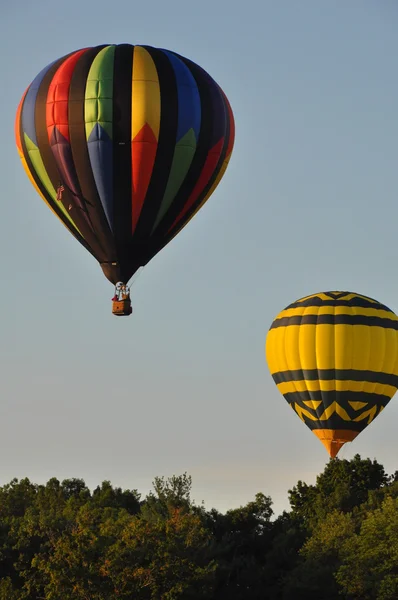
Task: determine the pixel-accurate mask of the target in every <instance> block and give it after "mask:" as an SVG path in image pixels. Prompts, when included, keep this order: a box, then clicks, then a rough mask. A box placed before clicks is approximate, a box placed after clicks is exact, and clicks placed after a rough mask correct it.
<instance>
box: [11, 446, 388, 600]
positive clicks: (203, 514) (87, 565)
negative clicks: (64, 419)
mask: <svg viewBox="0 0 398 600" xmlns="http://www.w3.org/2000/svg"><path fill="white" fill-rule="evenodd" d="M191 488H192V481H191V477H190V476H189V475H187V474H186V473H184V474H183V475H180V476H173V477H171V478H168V479H165V478H162V477H157V478H155V480H154V482H153V490H152V491H151V492H150V493H149V494H148V495H147V496H146V497H145V498H141V496H140V494H139V493H138V491H137V490H135V489H133V490H122V489H121V488H118V487H113V486H112V485H111V483H110V482H108V481H105V482H103V483H102V484H101V485H100V486H98V487H97V488H96V489H94V490H93V491H90V490H89V489H88V488H87V486H86V484H85V482H84V481H83V480H82V479H66V480H64V481H62V482H60V481H58V479H56V478H52V479H50V480H49V481H48V482H47V483H46V485H37V484H34V483H32V482H31V481H30V480H29V479H22V480H17V479H13V480H12V481H11V482H10V483H8V484H6V485H4V486H3V487H0V600H199V599H206V600H301V599H302V600H338V598H347V599H357V600H373V599H376V600H396V599H397V598H398V472H396V473H394V474H393V475H388V474H387V473H386V472H385V470H384V467H383V466H382V465H381V464H379V463H378V462H377V461H376V460H373V461H371V460H370V459H362V458H361V457H360V456H359V455H356V456H355V457H354V458H353V459H352V460H350V461H348V460H338V459H335V460H331V461H330V462H329V463H328V464H327V465H326V467H325V469H324V471H323V473H321V474H320V475H318V477H317V480H316V483H315V484H314V485H307V484H306V483H304V482H302V481H299V482H298V483H297V485H296V486H294V487H293V489H292V490H289V492H288V494H289V502H290V510H288V511H285V512H283V514H282V515H280V516H278V517H277V518H273V510H272V500H271V498H270V497H269V496H266V495H265V494H263V493H258V494H256V496H255V498H254V500H253V501H251V502H249V503H248V504H246V506H241V507H239V508H235V509H231V510H228V511H227V512H225V513H221V512H219V511H217V510H215V509H211V510H206V509H205V508H204V506H203V505H197V504H196V503H195V502H194V501H193V500H192V499H191Z"/></svg>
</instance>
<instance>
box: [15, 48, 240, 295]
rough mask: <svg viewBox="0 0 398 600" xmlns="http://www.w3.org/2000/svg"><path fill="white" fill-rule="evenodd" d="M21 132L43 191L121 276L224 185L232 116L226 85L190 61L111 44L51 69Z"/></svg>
mask: <svg viewBox="0 0 398 600" xmlns="http://www.w3.org/2000/svg"><path fill="white" fill-rule="evenodd" d="M15 136H16V143H17V148H18V151H19V155H20V157H21V160H22V163H23V166H24V168H25V171H26V173H27V175H28V176H29V178H30V180H31V182H32V184H33V185H34V186H35V188H36V190H37V192H38V193H39V194H40V195H41V196H42V198H43V199H44V200H45V201H46V203H47V204H48V206H49V207H50V208H51V209H52V210H53V212H54V213H55V214H56V215H57V216H58V217H59V219H60V220H61V221H62V222H63V224H64V225H65V226H66V227H67V228H68V229H69V231H70V232H71V233H72V234H73V235H74V236H75V238H76V239H77V240H78V241H79V242H80V243H81V244H82V245H83V246H84V247H85V248H86V249H87V250H88V251H89V252H91V254H92V255H93V256H94V257H95V258H96V259H97V260H98V262H99V263H100V264H101V267H102V269H103V271H104V273H105V275H106V277H107V278H108V279H109V280H110V281H111V282H113V283H116V282H117V281H123V282H127V281H128V280H129V279H130V278H131V276H132V275H133V274H134V273H135V272H136V271H137V269H138V268H139V267H141V266H143V265H145V264H146V263H147V262H148V261H149V260H150V259H151V258H152V257H153V256H154V255H155V254H156V253H157V252H159V250H161V249H162V248H163V247H164V246H165V245H166V244H167V243H168V242H169V241H170V240H171V239H172V238H173V237H174V236H175V235H176V234H177V233H178V232H179V231H180V230H181V229H182V228H183V227H184V226H185V225H186V224H187V223H188V221H189V220H190V219H191V218H192V216H193V215H194V214H195V213H196V212H197V211H198V210H199V208H200V207H201V206H203V204H204V203H205V202H206V200H207V199H208V198H209V196H210V195H211V194H212V192H213V191H214V190H215V188H216V187H217V185H218V183H219V182H220V180H221V178H222V176H223V175H224V172H225V169H226V167H227V165H228V161H229V159H230V157H231V153H232V148H233V143H234V119H233V114H232V110H231V107H230V105H229V102H228V100H227V98H226V96H225V94H224V93H223V91H222V90H221V88H220V87H219V86H218V84H217V83H216V82H215V81H214V80H213V79H212V78H211V77H210V75H208V73H206V71H204V70H203V69H202V68H201V67H199V66H198V65H196V64H195V63H193V62H192V61H190V60H188V59H187V58H184V57H182V56H180V55H178V54H176V53H174V52H171V51H169V50H164V49H158V48H152V47H149V46H131V45H129V44H121V45H108V46H97V47H94V48H85V49H81V50H78V51H76V52H72V53H71V54H69V55H67V56H64V57H62V58H60V59H58V60H56V61H54V62H52V63H51V64H50V65H48V66H47V67H45V68H44V69H43V70H42V71H41V72H40V73H39V74H38V75H37V76H36V77H35V79H34V80H33V82H32V83H31V85H30V86H29V87H28V89H27V90H26V92H25V94H24V96H23V98H22V100H21V102H20V105H19V107H18V111H17V116H16V123H15Z"/></svg>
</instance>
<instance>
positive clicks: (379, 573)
mask: <svg viewBox="0 0 398 600" xmlns="http://www.w3.org/2000/svg"><path fill="white" fill-rule="evenodd" d="M341 559H342V565H341V566H340V567H339V568H338V570H337V575H336V579H337V581H338V582H339V584H340V585H341V586H342V588H343V590H344V593H345V594H346V596H347V597H349V598H355V599H358V600H373V598H376V599H377V600H396V598H398V499H397V498H392V497H391V496H386V498H385V499H384V501H383V503H382V506H381V508H378V509H375V510H374V511H371V512H369V513H368V514H367V516H366V518H365V519H364V521H363V523H362V525H361V528H360V532H359V534H356V535H354V536H350V537H349V538H348V539H346V540H345V541H344V543H343V544H342V548H341Z"/></svg>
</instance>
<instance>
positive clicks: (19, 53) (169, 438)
mask: <svg viewBox="0 0 398 600" xmlns="http://www.w3.org/2000/svg"><path fill="white" fill-rule="evenodd" d="M116 7H117V8H116ZM397 27H398V6H397V4H396V2H394V1H393V0H382V1H380V2H379V1H371V0H350V2H325V1H324V2H319V0H301V1H300V2H297V0H283V1H279V2H274V1H273V0H247V1H246V2H242V3H238V2H236V3H233V2H232V3H231V2H229V1H227V0H213V1H209V0H202V1H201V2H198V3H194V2H187V1H185V2H184V1H183V0H168V1H167V2H163V1H160V0H153V1H152V2H150V1H148V2H131V1H129V0H118V1H117V2H109V1H108V2H104V1H103V0H97V1H96V2H92V1H91V0H68V2H65V3H63V2H56V1H54V0H51V1H50V0H35V2H31V0H19V2H7V3H6V2H5V1H4V2H3V4H2V5H1V6H0V50H1V52H0V68H1V73H2V87H1V92H0V118H1V126H2V136H1V141H0V165H1V166H0V169H1V184H2V197H1V214H2V218H1V220H0V247H1V255H2V268H3V277H2V280H1V281H2V284H1V294H0V309H1V317H0V322H1V331H0V360H1V362H0V364H1V372H2V377H1V379H0V399H1V402H0V428H1V429H0V431H1V434H0V456H1V457H2V460H1V462H0V485H3V484H5V483H7V482H8V481H10V479H11V478H13V477H18V478H22V477H25V476H27V477H29V478H30V479H31V480H32V481H34V482H37V483H43V482H45V481H46V480H47V479H49V478H50V477H53V476H56V477H58V478H59V479H64V478H67V477H82V478H84V479H85V481H86V483H87V485H88V486H89V487H90V488H93V487H95V486H96V485H97V484H99V483H100V482H101V481H102V480H104V479H109V480H110V481H111V482H112V484H114V485H119V486H121V487H123V488H138V490H139V491H140V492H141V493H142V494H144V495H145V494H146V493H147V491H148V490H149V489H150V488H151V482H152V481H153V479H154V477H155V476H157V475H160V476H161V475H164V476H166V477H167V476H170V475H172V474H180V473H182V472H184V471H187V472H188V473H189V474H190V475H192V478H193V494H192V495H193V497H194V498H195V499H196V501H197V502H200V501H201V500H204V502H205V506H206V507H207V508H210V507H212V506H214V507H216V508H218V509H219V510H222V511H224V510H226V509H228V508H233V507H237V506H239V505H241V504H245V503H246V502H249V501H250V500H252V499H253V498H254V495H255V493H256V492H259V491H261V492H264V493H265V494H268V495H270V496H271V497H272V499H273V501H274V510H275V512H276V513H278V512H280V511H281V510H283V509H284V508H288V501H287V490H288V489H289V488H291V487H292V486H293V485H295V484H296V483H297V481H298V480H299V479H301V480H304V481H307V483H312V482H314V481H315V477H316V475H317V474H318V473H319V472H321V471H322V470H323V468H324V466H325V464H326V463H327V461H328V455H327V453H326V451H325V450H324V448H323V446H322V444H321V443H320V442H319V441H318V440H317V439H316V438H315V436H314V435H313V434H312V433H311V432H310V431H309V429H307V428H306V427H305V426H304V425H303V423H301V422H300V420H299V418H298V417H297V416H296V415H295V414H294V413H293V411H292V410H291V409H290V408H289V407H288V405H287V403H286V401H285V400H284V398H283V397H282V396H281V395H280V394H279V392H278V390H277V388H276V386H275V385H274V383H273V380H272V378H271V376H270V375H269V372H268V369H267V366H266V363H265V355H264V343H265V336H266V333H267V331H268V328H269V326H270V324H271V322H272V321H273V319H274V317H275V315H276V314H277V313H278V312H279V311H280V310H282V309H283V308H284V307H285V306H286V305H288V304H290V303H291V302H293V301H294V300H296V299H297V298H300V297H302V296H305V295H308V294H311V293H315V292H318V291H322V290H334V289H342V290H350V291H356V292H358V293H361V294H365V295H369V296H371V297H373V298H376V299H377V300H379V301H380V302H382V303H384V304H387V306H389V307H390V308H391V309H392V310H394V311H395V312H397V313H398V278H397V264H398V247H397V242H396V236H397V221H398V207H397V194H398V181H397V173H398V170H397V160H398V120H397V113H398V76H397V72H398V68H397V65H398V37H397ZM123 42H129V43H132V44H135V43H137V44H140V43H141V44H148V45H153V46H158V47H163V48H169V49H171V50H175V51H176V52H178V53H180V54H182V55H184V56H187V57H189V58H190V59H192V60H194V61H195V62H196V63H198V64H200V65H201V66H202V67H204V68H205V69H206V70H207V71H208V72H209V73H210V74H211V75H212V76H213V77H214V79H216V81H217V82H218V83H219V84H220V85H221V87H222V88H223V90H224V91H225V93H226V94H227V96H228V98H229V100H230V102H231V105H232V109H233V111H234V116H235V122H236V142H235V149H234V153H233V156H232V159H231V162H230V165H229V168H228V170H227V172H226V175H225V177H224V179H223V180H222V182H221V184H220V186H219V187H218V188H217V190H216V192H215V193H214V195H213V196H212V198H211V199H210V200H209V202H208V203H207V205H206V206H205V207H204V208H203V210H201V211H200V213H199V214H198V215H197V216H196V217H195V218H194V219H193V220H192V221H191V223H189V225H188V226H187V227H186V228H185V229H184V231H183V232H182V233H181V234H180V235H179V236H178V237H177V238H176V239H175V240H174V241H173V242H172V243H171V244H170V245H169V246H167V248H165V249H164V250H163V251H162V252H161V253H159V254H158V255H157V256H156V257H155V258H154V259H153V260H152V261H151V263H150V264H149V265H148V266H147V267H146V268H145V269H144V270H143V271H142V273H141V275H140V277H139V278H138V280H137V282H136V283H135V284H134V286H133V305H134V313H133V316H132V317H131V318H129V319H116V318H115V317H113V316H112V315H111V306H110V298H111V297H112V295H113V288H112V286H111V285H110V284H109V282H108V281H107V280H106V279H105V278H104V276H103V274H102V271H101V269H100V267H99V266H98V264H97V263H96V262H95V260H94V259H93V258H92V257H91V256H90V255H89V254H88V253H87V252H86V251H85V250H84V248H83V247H81V246H80V245H79V244H78V243H77V242H76V241H75V240H74V239H73V238H72V236H71V235H70V234H69V233H68V232H67V231H66V230H65V229H64V228H63V227H62V225H61V224H60V223H59V222H58V220H57V219H55V217H54V216H53V215H52V213H51V212H50V211H49V209H48V208H47V207H46V206H45V204H44V203H43V202H42V200H41V199H40V197H39V196H38V195H37V194H36V192H35V190H34V189H33V187H32V186H31V184H30V182H29V181H28V179H27V177H26V176H25V173H24V171H23V168H22V166H21V164H20V161H19V157H18V154H17V151H16V148H15V143H14V133H13V127H14V116H15V111H16V108H17V105H18V102H19V100H20V97H21V96H22V94H23V92H24V90H25V88H26V87H27V85H28V84H29V83H30V82H31V81H32V79H33V78H34V77H35V75H36V74H37V73H38V72H39V71H40V70H41V69H42V68H43V67H44V66H46V65H47V64H48V63H50V62H52V60H54V59H55V58H57V57H60V56H62V55H64V54H66V53H67V52H70V51H72V50H75V49H78V48H82V47H85V46H91V45H97V44H103V43H123ZM397 428H398V395H397V397H395V398H393V400H392V401H391V403H390V404H389V405H388V407H387V408H386V410H385V411H384V412H383V413H382V414H381V415H380V416H379V417H378V418H377V419H376V420H375V421H374V423H372V425H371V426H370V427H368V428H367V429H366V430H365V431H364V432H363V433H362V434H361V435H360V436H359V437H358V438H357V440H355V442H354V443H353V444H351V445H346V447H345V448H344V449H343V450H342V451H341V452H340V455H339V456H340V457H343V458H351V457H352V456H354V454H356V453H359V454H361V456H362V457H370V458H372V459H373V458H376V459H377V460H378V461H379V462H381V463H382V464H383V465H384V466H385V468H386V470H387V471H388V472H393V471H395V470H396V469H398V459H397V458H396V457H397V456H398V436H397V435H396V432H397Z"/></svg>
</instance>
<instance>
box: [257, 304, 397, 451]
mask: <svg viewBox="0 0 398 600" xmlns="http://www.w3.org/2000/svg"><path fill="white" fill-rule="evenodd" d="M265 349H266V359H267V362H268V367H269V369H270V371H271V375H272V377H273V379H274V381H275V383H276V385H277V386H278V389H279V391H280V392H281V394H283V396H284V397H285V398H286V400H287V401H288V403H289V404H290V406H291V407H292V408H293V410H294V411H295V412H296V413H297V414H298V416H299V417H300V419H301V420H302V421H303V422H304V423H305V424H306V425H307V427H309V428H310V429H311V431H312V432H313V433H314V434H315V435H316V436H317V437H318V438H319V439H320V440H321V442H323V444H324V445H325V447H326V449H327V451H328V452H329V454H330V456H331V457H332V458H334V457H335V456H336V455H337V453H338V451H339V450H340V448H341V447H342V446H343V444H345V443H346V442H351V441H352V440H353V439H354V438H356V436H357V435H358V434H359V433H360V432H361V431H363V430H364V429H365V427H367V426H368V425H369V424H370V423H371V422H372V421H373V420H374V419H375V417H377V415H378V414H380V412H381V411H382V410H383V408H384V407H385V406H386V405H387V404H388V403H389V401H390V400H391V398H392V397H393V395H394V394H395V392H396V390H397V388H398V317H397V315H396V314H395V313H393V312H392V310H390V309H389V308H387V307H386V306H384V305H383V304H380V303H379V302H377V301H376V300H373V299H372V298H367V297H366V296H361V295H359V294H355V293H352V292H323V293H319V294H313V295H312V296H307V297H305V298H301V299H300V300H297V301H296V302H294V303H293V304H290V306H288V307H287V308H285V309H284V310H283V311H282V312H281V313H279V315H278V316H277V317H276V319H275V321H274V322H273V323H272V325H271V328H270V330H269V332H268V335H267V341H266V348H265Z"/></svg>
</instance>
